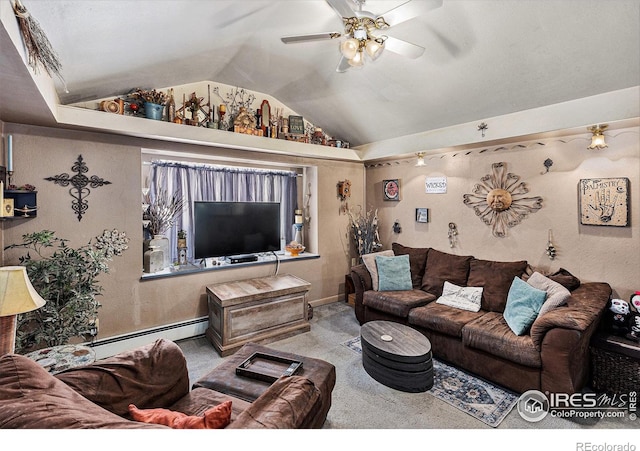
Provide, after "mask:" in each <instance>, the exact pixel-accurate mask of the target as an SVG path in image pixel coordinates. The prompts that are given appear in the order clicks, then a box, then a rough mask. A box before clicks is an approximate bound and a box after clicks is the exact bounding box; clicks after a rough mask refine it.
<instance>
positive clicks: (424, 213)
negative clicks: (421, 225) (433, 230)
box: [416, 208, 429, 222]
mask: <svg viewBox="0 0 640 451" xmlns="http://www.w3.org/2000/svg"><path fill="white" fill-rule="evenodd" d="M416 222H429V209H428V208H416Z"/></svg>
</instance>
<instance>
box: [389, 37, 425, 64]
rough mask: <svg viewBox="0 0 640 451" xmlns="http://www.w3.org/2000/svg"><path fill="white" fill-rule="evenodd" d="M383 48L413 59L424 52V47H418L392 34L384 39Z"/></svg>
mask: <svg viewBox="0 0 640 451" xmlns="http://www.w3.org/2000/svg"><path fill="white" fill-rule="evenodd" d="M384 48H385V50H389V51H390V52H393V53H397V54H398V55H402V56H406V57H408V58H413V59H415V58H419V57H420V56H422V54H423V53H424V47H420V46H419V45H416V44H412V43H410V42H407V41H403V40H402V39H398V38H394V37H392V36H388V37H387V39H386V40H385V41H384Z"/></svg>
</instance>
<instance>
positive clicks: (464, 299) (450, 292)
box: [436, 281, 482, 312]
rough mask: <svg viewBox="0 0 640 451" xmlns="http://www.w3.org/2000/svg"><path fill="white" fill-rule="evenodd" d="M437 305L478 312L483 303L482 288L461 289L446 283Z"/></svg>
mask: <svg viewBox="0 0 640 451" xmlns="http://www.w3.org/2000/svg"><path fill="white" fill-rule="evenodd" d="M436 303H437V304H443V305H448V306H449V307H455V308H459V309H461V310H468V311H470V312H478V311H480V304H481V303H482V287H459V286H457V285H455V284H453V283H450V282H446V281H445V283H444V285H443V286H442V296H440V297H439V298H438V300H437V301H436Z"/></svg>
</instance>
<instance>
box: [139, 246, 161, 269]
mask: <svg viewBox="0 0 640 451" xmlns="http://www.w3.org/2000/svg"><path fill="white" fill-rule="evenodd" d="M143 259H144V267H143V271H144V272H145V273H147V274H153V273H154V272H158V271H162V270H163V269H164V268H165V266H164V264H165V258H164V251H163V250H162V249H160V248H158V247H156V246H149V249H147V250H146V251H145V252H144V255H143Z"/></svg>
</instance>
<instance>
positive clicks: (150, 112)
mask: <svg viewBox="0 0 640 451" xmlns="http://www.w3.org/2000/svg"><path fill="white" fill-rule="evenodd" d="M129 96H130V97H131V98H132V99H133V101H132V104H136V105H137V106H138V108H137V110H139V109H140V107H142V108H143V110H144V114H145V117H146V118H147V119H154V120H158V121H160V120H162V113H163V111H164V104H165V102H166V96H165V94H164V92H161V91H156V90H155V89H151V90H147V89H139V88H138V89H136V90H134V91H133V92H131V93H130V94H129ZM129 108H131V105H130V106H129Z"/></svg>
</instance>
